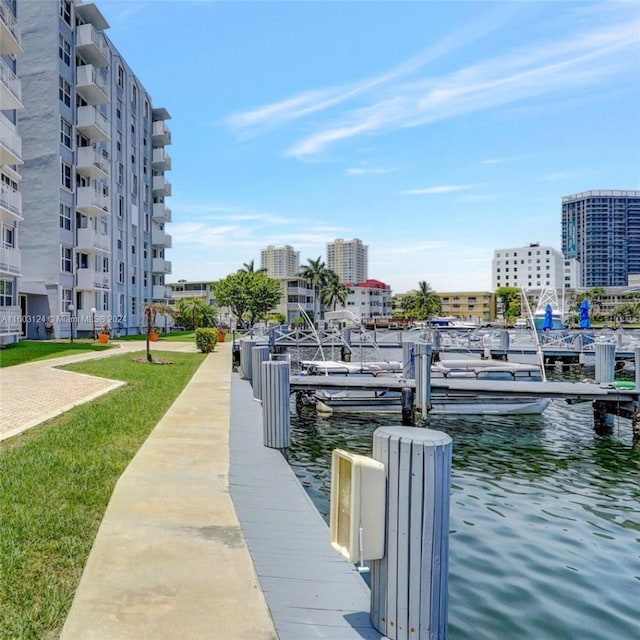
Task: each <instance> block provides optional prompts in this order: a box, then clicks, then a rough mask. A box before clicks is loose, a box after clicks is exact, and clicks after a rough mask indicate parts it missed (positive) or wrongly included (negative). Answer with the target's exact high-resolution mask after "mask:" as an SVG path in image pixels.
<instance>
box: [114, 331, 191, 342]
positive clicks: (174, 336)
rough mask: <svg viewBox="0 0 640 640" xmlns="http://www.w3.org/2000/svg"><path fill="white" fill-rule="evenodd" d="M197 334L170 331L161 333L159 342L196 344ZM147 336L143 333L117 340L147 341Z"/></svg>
mask: <svg viewBox="0 0 640 640" xmlns="http://www.w3.org/2000/svg"><path fill="white" fill-rule="evenodd" d="M195 336H196V334H195V332H193V331H170V332H169V333H161V334H160V337H159V341H162V340H171V342H194V341H195ZM146 339H147V335H146V334H145V333H141V334H139V335H135V336H122V337H120V338H117V340H122V341H124V342H130V341H134V342H135V341H138V340H146Z"/></svg>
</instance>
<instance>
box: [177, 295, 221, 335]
mask: <svg viewBox="0 0 640 640" xmlns="http://www.w3.org/2000/svg"><path fill="white" fill-rule="evenodd" d="M177 308H178V313H179V314H180V315H181V316H182V317H183V318H184V320H185V324H186V325H188V326H189V328H190V329H198V328H200V327H213V326H214V325H215V323H216V320H217V311H216V309H215V308H214V307H212V306H211V305H210V304H208V303H207V301H206V300H204V299H202V298H181V299H180V300H179V301H178V305H177Z"/></svg>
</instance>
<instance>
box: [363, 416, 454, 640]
mask: <svg viewBox="0 0 640 640" xmlns="http://www.w3.org/2000/svg"><path fill="white" fill-rule="evenodd" d="M451 454H452V441H451V438H450V437H449V436H448V435H447V434H446V433H442V432H441V431H435V430H432V429H419V428H416V427H381V428H379V429H377V430H376V431H375V432H374V434H373V458H374V459H375V460H378V461H380V462H382V463H383V464H384V465H385V466H386V470H387V510H386V517H385V520H386V523H385V526H386V536H385V544H384V557H383V558H382V559H381V560H374V561H373V562H372V573H371V622H372V623H373V625H374V627H375V628H376V629H377V630H378V631H379V632H380V633H382V634H384V635H385V636H386V637H387V638H389V639H390V640H423V639H427V638H428V639H429V640H446V638H447V616H448V600H449V598H448V569H449V493H450V486H451V457H452V455H451Z"/></svg>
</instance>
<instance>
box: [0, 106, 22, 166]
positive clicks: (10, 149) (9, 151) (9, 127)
mask: <svg viewBox="0 0 640 640" xmlns="http://www.w3.org/2000/svg"><path fill="white" fill-rule="evenodd" d="M2 164H8V165H12V164H22V138H21V137H20V136H19V135H18V132H17V130H16V127H15V125H14V124H12V123H11V122H9V120H7V119H6V118H5V117H4V116H3V115H0V165H2Z"/></svg>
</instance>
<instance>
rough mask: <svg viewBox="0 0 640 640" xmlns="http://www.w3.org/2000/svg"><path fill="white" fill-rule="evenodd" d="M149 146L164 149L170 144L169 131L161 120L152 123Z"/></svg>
mask: <svg viewBox="0 0 640 640" xmlns="http://www.w3.org/2000/svg"><path fill="white" fill-rule="evenodd" d="M151 144H153V146H154V147H164V146H165V145H168V144H171V131H170V130H169V127H167V125H166V124H165V123H164V122H163V121H162V120H156V121H155V122H154V123H153V126H152V130H151Z"/></svg>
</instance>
